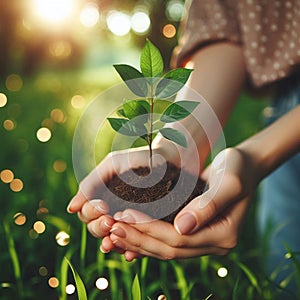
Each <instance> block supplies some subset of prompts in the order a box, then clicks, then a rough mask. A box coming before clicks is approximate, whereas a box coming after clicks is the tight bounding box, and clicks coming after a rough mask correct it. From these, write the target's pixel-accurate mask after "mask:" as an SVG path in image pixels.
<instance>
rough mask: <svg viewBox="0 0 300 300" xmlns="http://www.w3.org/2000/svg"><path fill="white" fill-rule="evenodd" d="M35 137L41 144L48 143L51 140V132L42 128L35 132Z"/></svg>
mask: <svg viewBox="0 0 300 300" xmlns="http://www.w3.org/2000/svg"><path fill="white" fill-rule="evenodd" d="M36 137H37V139H38V140H39V141H40V142H42V143H45V142H48V141H49V140H50V138H51V131H50V130H49V129H48V128H46V127H42V128H40V129H39V130H38V131H37V133H36Z"/></svg>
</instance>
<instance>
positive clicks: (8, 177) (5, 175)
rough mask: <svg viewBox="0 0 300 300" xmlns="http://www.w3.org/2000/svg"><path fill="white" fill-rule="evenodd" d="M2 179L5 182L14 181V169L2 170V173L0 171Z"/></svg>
mask: <svg viewBox="0 0 300 300" xmlns="http://www.w3.org/2000/svg"><path fill="white" fill-rule="evenodd" d="M0 179H1V180H2V181H3V182H4V183H10V182H12V181H13V179H14V173H13V171H11V170H9V169H5V170H2V171H1V173H0Z"/></svg>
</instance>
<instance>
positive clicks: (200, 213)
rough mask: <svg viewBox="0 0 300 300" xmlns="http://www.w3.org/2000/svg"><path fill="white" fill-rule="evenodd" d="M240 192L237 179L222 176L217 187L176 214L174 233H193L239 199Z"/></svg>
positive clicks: (211, 188) (210, 189)
mask: <svg viewBox="0 0 300 300" xmlns="http://www.w3.org/2000/svg"><path fill="white" fill-rule="evenodd" d="M241 191H242V188H241V183H240V181H239V180H238V178H237V177H235V176H231V175H226V176H224V177H223V178H222V180H221V182H220V183H219V184H218V185H214V186H212V187H210V188H209V189H208V190H207V191H206V192H205V193H203V194H202V195H200V196H198V197H196V198H195V199H193V200H192V201H191V202H190V203H189V204H188V205H187V206H185V207H184V208H183V209H182V210H181V211H180V212H179V213H178V215H177V216H176V218H175V220H174V227H175V229H176V231H177V232H178V233H179V234H181V235H183V234H190V233H193V232H195V231H196V230H198V229H199V228H201V227H203V226H204V225H205V224H207V223H208V222H210V221H211V220H213V219H214V218H215V217H216V216H217V215H218V214H219V213H221V212H222V211H223V210H225V209H226V208H227V207H228V206H229V205H230V204H232V203H233V202H235V201H236V200H237V199H239V198H240V196H241V194H242V192H241Z"/></svg>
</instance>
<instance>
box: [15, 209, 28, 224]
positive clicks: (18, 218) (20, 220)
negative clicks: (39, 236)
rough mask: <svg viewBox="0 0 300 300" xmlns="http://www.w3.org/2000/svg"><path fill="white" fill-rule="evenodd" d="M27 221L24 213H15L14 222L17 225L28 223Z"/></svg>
mask: <svg viewBox="0 0 300 300" xmlns="http://www.w3.org/2000/svg"><path fill="white" fill-rule="evenodd" d="M26 221H27V218H26V216H25V215H24V214H23V213H21V212H18V213H16V214H15V215H14V222H15V224H16V225H18V226H22V225H24V224H25V223H26Z"/></svg>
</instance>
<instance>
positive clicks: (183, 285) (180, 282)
mask: <svg viewBox="0 0 300 300" xmlns="http://www.w3.org/2000/svg"><path fill="white" fill-rule="evenodd" d="M170 263H171V265H172V267H173V269H174V272H175V275H176V279H177V286H178V288H179V292H180V295H181V297H180V298H181V299H186V300H188V299H190V297H189V287H188V283H187V281H186V279H185V275H184V269H183V268H182V267H181V266H180V265H178V264H177V263H176V262H175V261H171V262H170Z"/></svg>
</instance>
